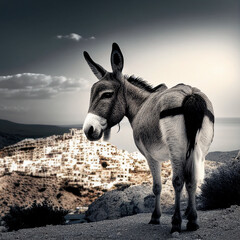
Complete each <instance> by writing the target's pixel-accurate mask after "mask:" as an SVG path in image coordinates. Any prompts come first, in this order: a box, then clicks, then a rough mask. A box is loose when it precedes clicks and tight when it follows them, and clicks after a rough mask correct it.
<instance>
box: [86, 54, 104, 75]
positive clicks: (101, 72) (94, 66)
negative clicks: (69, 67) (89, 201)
mask: <svg viewBox="0 0 240 240" xmlns="http://www.w3.org/2000/svg"><path fill="white" fill-rule="evenodd" d="M83 55H84V58H85V60H86V61H87V63H88V65H89V67H90V68H91V70H92V72H93V73H94V74H95V76H96V77H97V78H98V79H99V80H101V79H102V78H103V77H104V76H105V74H106V73H107V71H106V70H105V69H104V68H103V67H102V66H100V65H99V64H97V63H95V62H94V61H93V60H92V59H91V57H90V56H89V54H88V53H87V52H85V51H84V52H83Z"/></svg>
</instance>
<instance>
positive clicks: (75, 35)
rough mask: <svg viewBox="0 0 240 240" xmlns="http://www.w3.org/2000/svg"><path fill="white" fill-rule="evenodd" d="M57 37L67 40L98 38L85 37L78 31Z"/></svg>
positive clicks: (76, 40)
mask: <svg viewBox="0 0 240 240" xmlns="http://www.w3.org/2000/svg"><path fill="white" fill-rule="evenodd" d="M57 39H67V40H72V41H75V42H79V41H81V40H95V39H96V38H95V37H94V36H92V37H89V38H83V37H82V36H81V35H79V34H77V33H70V34H67V35H57Z"/></svg>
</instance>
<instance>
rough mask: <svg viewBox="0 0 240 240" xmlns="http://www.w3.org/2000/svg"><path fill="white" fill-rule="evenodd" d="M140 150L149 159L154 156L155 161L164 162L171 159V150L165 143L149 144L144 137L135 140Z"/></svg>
mask: <svg viewBox="0 0 240 240" xmlns="http://www.w3.org/2000/svg"><path fill="white" fill-rule="evenodd" d="M135 143H136V146H137V147H138V149H139V151H140V152H141V153H142V154H143V155H144V156H145V157H146V158H147V159H148V158H152V159H154V160H155V161H159V162H164V161H167V160H169V159H170V157H169V150H168V148H167V146H166V145H165V144H158V143H154V144H148V143H144V141H143V140H142V139H139V140H137V141H135Z"/></svg>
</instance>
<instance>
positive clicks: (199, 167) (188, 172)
mask: <svg viewBox="0 0 240 240" xmlns="http://www.w3.org/2000/svg"><path fill="white" fill-rule="evenodd" d="M204 159H205V157H204V156H203V155H202V151H201V149H200V147H199V145H197V144H196V145H195V149H194V151H193V152H192V154H191V155H190V157H189V159H187V164H186V169H185V182H186V189H187V192H188V207H187V210H186V212H185V215H186V217H187V219H188V223H187V230H189V231H196V230H197V229H198V228H199V225H198V222H197V209H196V190H197V184H198V181H202V180H203V177H204Z"/></svg>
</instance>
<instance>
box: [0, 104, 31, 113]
mask: <svg viewBox="0 0 240 240" xmlns="http://www.w3.org/2000/svg"><path fill="white" fill-rule="evenodd" d="M28 111H29V109H28V108H26V107H20V106H4V105H0V112H13V113H15V112H16V113H19V112H28Z"/></svg>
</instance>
